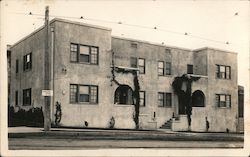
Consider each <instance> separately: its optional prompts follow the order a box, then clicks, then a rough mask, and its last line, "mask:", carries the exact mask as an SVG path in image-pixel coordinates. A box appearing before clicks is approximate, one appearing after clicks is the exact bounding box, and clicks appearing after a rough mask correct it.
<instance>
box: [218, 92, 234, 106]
mask: <svg viewBox="0 0 250 157" xmlns="http://www.w3.org/2000/svg"><path fill="white" fill-rule="evenodd" d="M216 106H218V107H226V108H230V107H231V95H226V94H216Z"/></svg>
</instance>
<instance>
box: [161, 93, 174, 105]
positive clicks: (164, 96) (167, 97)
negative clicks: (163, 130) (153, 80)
mask: <svg viewBox="0 0 250 157" xmlns="http://www.w3.org/2000/svg"><path fill="white" fill-rule="evenodd" d="M171 97H172V94H171V93H162V92H159V93H158V106H159V107H171V106H172V99H171Z"/></svg>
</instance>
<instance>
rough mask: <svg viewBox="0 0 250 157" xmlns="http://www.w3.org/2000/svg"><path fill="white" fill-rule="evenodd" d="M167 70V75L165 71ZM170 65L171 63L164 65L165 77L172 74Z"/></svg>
mask: <svg viewBox="0 0 250 157" xmlns="http://www.w3.org/2000/svg"><path fill="white" fill-rule="evenodd" d="M167 65H169V67H168V68H167ZM168 70H169V73H167V71H168ZM171 70H172V63H171V62H166V63H165V75H171V74H172V71H171Z"/></svg>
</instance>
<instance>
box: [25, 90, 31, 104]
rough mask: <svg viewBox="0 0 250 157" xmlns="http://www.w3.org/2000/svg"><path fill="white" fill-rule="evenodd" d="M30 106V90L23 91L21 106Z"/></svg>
mask: <svg viewBox="0 0 250 157" xmlns="http://www.w3.org/2000/svg"><path fill="white" fill-rule="evenodd" d="M30 105H31V88H29V89H24V90H23V106H30Z"/></svg>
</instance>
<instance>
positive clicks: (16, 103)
mask: <svg viewBox="0 0 250 157" xmlns="http://www.w3.org/2000/svg"><path fill="white" fill-rule="evenodd" d="M15 106H18V91H16V92H15Z"/></svg>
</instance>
